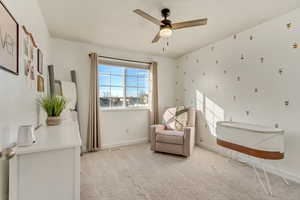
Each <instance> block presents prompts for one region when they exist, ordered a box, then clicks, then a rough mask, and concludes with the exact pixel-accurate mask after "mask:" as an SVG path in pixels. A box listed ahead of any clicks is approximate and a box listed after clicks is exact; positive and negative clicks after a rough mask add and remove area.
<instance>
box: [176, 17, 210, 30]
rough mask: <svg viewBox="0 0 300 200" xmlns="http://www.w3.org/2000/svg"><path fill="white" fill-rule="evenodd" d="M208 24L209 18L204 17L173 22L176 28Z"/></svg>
mask: <svg viewBox="0 0 300 200" xmlns="http://www.w3.org/2000/svg"><path fill="white" fill-rule="evenodd" d="M206 24H207V18H204V19H196V20H191V21H186V22H179V23H174V24H172V28H173V29H174V30H176V29H181V28H189V27H193V26H202V25H206Z"/></svg>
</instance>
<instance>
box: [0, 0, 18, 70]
mask: <svg viewBox="0 0 300 200" xmlns="http://www.w3.org/2000/svg"><path fill="white" fill-rule="evenodd" d="M0 44H1V45H0V68H1V69H4V70H6V71H8V72H11V73H14V74H16V75H18V74H19V24H18V23H17V21H16V20H15V18H14V17H13V16H12V14H11V13H10V12H9V10H8V9H7V8H6V7H5V5H4V4H3V3H2V1H1V0H0Z"/></svg>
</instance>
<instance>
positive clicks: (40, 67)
mask: <svg viewBox="0 0 300 200" xmlns="http://www.w3.org/2000/svg"><path fill="white" fill-rule="evenodd" d="M37 54H38V55H37V59H38V64H37V70H38V72H39V73H40V74H43V66H44V63H43V62H44V59H43V53H42V51H41V49H38V53H37Z"/></svg>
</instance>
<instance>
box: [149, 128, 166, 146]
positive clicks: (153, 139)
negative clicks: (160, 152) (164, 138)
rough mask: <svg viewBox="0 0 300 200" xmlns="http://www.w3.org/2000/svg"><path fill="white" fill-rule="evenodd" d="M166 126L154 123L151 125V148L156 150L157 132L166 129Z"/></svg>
mask: <svg viewBox="0 0 300 200" xmlns="http://www.w3.org/2000/svg"><path fill="white" fill-rule="evenodd" d="M165 128H166V127H165V125H163V124H154V125H151V126H150V142H151V150H152V151H155V143H156V133H157V131H159V130H164V129H165Z"/></svg>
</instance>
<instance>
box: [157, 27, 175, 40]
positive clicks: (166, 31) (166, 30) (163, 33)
mask: <svg viewBox="0 0 300 200" xmlns="http://www.w3.org/2000/svg"><path fill="white" fill-rule="evenodd" d="M172 33H173V30H172V28H170V27H164V28H162V29H160V31H159V35H160V37H162V38H168V37H170V36H171V35H172Z"/></svg>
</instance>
